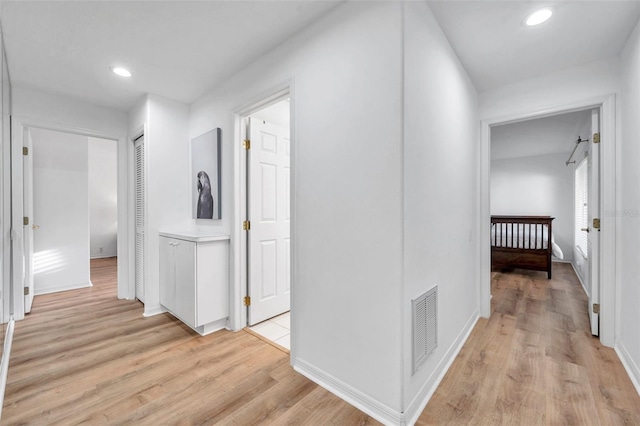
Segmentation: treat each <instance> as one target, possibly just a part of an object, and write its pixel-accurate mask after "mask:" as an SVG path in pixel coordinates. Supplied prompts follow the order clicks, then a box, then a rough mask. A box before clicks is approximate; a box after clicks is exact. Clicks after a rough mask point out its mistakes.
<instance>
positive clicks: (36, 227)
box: [31, 225, 40, 230]
mask: <svg viewBox="0 0 640 426" xmlns="http://www.w3.org/2000/svg"><path fill="white" fill-rule="evenodd" d="M31 229H34V230H35V229H40V226H39V225H31Z"/></svg>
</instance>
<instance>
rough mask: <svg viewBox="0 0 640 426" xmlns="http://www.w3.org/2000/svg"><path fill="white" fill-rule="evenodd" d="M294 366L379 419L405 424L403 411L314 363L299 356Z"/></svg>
mask: <svg viewBox="0 0 640 426" xmlns="http://www.w3.org/2000/svg"><path fill="white" fill-rule="evenodd" d="M292 366H293V369H294V370H296V371H297V372H298V373H300V374H302V375H303V376H305V377H306V378H308V379H309V380H311V381H312V382H315V383H317V384H318V385H320V386H322V387H323V388H325V389H326V390H328V391H329V392H331V393H332V394H334V395H336V396H337V397H338V398H341V399H343V400H344V401H346V402H348V403H349V404H351V405H353V406H354V407H356V408H357V409H359V410H360V411H362V412H364V413H366V414H368V415H369V416H371V417H373V418H374V419H376V420H377V421H379V422H381V423H384V424H386V425H404V424H405V423H404V415H403V413H401V412H399V411H397V410H394V409H393V408H391V407H389V406H388V405H385V404H382V403H380V402H378V401H377V400H375V399H373V398H371V397H370V396H369V395H367V394H365V393H362V392H360V391H359V390H358V389H356V388H354V387H353V386H351V385H348V384H347V383H344V382H343V381H341V380H339V379H336V378H335V377H333V376H332V375H331V374H329V373H327V372H325V371H323V370H320V369H319V368H316V367H315V366H313V365H312V364H310V363H308V362H306V361H304V360H301V359H299V358H298V359H296V360H295V362H292Z"/></svg>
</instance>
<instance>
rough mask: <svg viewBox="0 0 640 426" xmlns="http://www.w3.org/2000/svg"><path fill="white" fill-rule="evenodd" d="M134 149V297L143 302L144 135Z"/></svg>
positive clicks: (136, 142) (137, 140)
mask: <svg viewBox="0 0 640 426" xmlns="http://www.w3.org/2000/svg"><path fill="white" fill-rule="evenodd" d="M134 151H135V159H134V161H135V210H136V212H135V216H136V217H135V222H136V237H135V238H136V254H135V263H136V266H135V273H136V278H135V279H136V299H138V300H140V301H141V302H142V303H144V223H145V167H144V136H140V137H139V138H138V139H136V140H135V142H134Z"/></svg>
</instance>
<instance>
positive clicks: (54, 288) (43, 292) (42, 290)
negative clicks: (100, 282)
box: [33, 281, 93, 296]
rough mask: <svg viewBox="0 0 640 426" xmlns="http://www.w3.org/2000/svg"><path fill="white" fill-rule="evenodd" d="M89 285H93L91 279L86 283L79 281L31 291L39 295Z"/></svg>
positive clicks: (87, 286)
mask: <svg viewBox="0 0 640 426" xmlns="http://www.w3.org/2000/svg"><path fill="white" fill-rule="evenodd" d="M89 287H93V284H92V283H91V281H89V282H86V283H79V284H68V285H63V286H60V287H49V288H46V287H45V288H39V289H37V290H34V291H33V295H34V296H40V295H42V294H51V293H59V292H61V291H69V290H78V289H80V288H89Z"/></svg>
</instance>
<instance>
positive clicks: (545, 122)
mask: <svg viewBox="0 0 640 426" xmlns="http://www.w3.org/2000/svg"><path fill="white" fill-rule="evenodd" d="M590 134H591V110H583V111H577V112H570V113H566V114H560V115H554V116H549V117H543V118H537V119H533V120H527V121H520V122H517V123H510V124H504V125H501V126H492V127H491V160H505V159H511V158H520V157H534V156H538V155H549V154H562V155H563V156H564V155H566V157H567V158H566V159H568V158H569V154H570V153H571V151H572V150H573V148H574V147H575V145H576V139H578V137H580V138H581V139H589V135H590ZM563 160H565V159H564V158H563Z"/></svg>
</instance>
